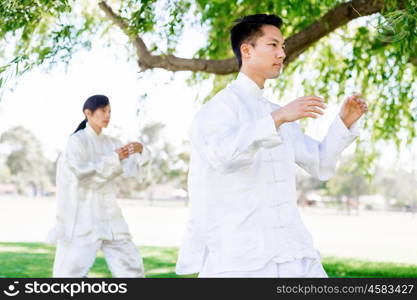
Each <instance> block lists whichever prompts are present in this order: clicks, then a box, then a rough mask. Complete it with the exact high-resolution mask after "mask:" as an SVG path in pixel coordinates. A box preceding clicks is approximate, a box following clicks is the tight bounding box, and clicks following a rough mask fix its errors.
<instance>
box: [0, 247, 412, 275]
mask: <svg viewBox="0 0 417 300" xmlns="http://www.w3.org/2000/svg"><path fill="white" fill-rule="evenodd" d="M139 250H140V252H141V254H142V257H143V260H144V265H145V271H146V277H151V278H152V277H154V278H156V277H157V278H173V277H196V275H195V274H194V275H189V276H179V275H176V274H175V263H176V259H177V255H178V249H177V248H175V247H152V246H141V247H139ZM54 255H55V248H54V247H51V246H48V245H45V244H42V243H0V277H21V278H23V277H40V278H45V277H51V275H52V265H53V260H54ZM323 265H324V268H325V270H326V272H327V274H328V275H329V277H417V265H406V264H397V263H383V262H371V261H361V260H357V259H348V258H339V257H325V258H324V259H323ZM89 277H96V278H106V277H111V273H110V271H109V269H108V267H107V264H106V261H105V259H104V257H103V253H102V252H101V251H99V252H98V254H97V258H96V261H95V262H94V265H93V267H92V268H91V270H90V273H89Z"/></svg>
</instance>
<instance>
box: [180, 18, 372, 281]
mask: <svg viewBox="0 0 417 300" xmlns="http://www.w3.org/2000/svg"><path fill="white" fill-rule="evenodd" d="M281 24H282V21H281V19H280V18H279V17H277V16H275V15H251V16H247V17H244V18H243V19H240V20H238V23H237V24H235V25H234V27H233V29H232V31H231V42H232V48H233V51H234V53H235V56H236V57H237V60H238V63H239V67H240V72H239V74H238V76H237V78H236V80H235V81H233V82H232V83H231V84H230V85H229V86H227V87H226V88H225V89H223V90H222V91H220V92H219V93H218V94H217V95H216V96H214V97H213V99H212V100H211V101H209V102H208V103H206V104H205V105H203V107H202V108H201V110H200V111H199V112H198V113H197V115H196V117H195V119H194V121H193V123H192V126H191V128H190V140H191V145H192V149H191V162H190V171H189V177H188V186H189V195H190V200H191V218H190V220H189V223H188V226H187V230H186V232H185V236H184V239H183V243H182V246H181V249H180V253H179V257H178V262H177V267H176V272H177V273H178V274H191V273H199V277H327V274H326V272H325V271H324V269H323V267H322V264H321V260H320V254H319V253H318V251H317V250H315V249H314V247H313V241H312V238H311V235H310V234H309V232H308V231H307V229H306V228H305V225H304V224H303V222H302V220H301V218H300V215H299V212H298V209H297V206H296V186H295V165H296V164H298V165H299V166H301V167H302V168H303V169H305V170H306V171H307V172H308V173H310V174H311V175H312V176H314V177H315V178H318V179H320V180H328V179H329V178H330V177H331V176H332V175H333V174H334V171H335V165H336V162H337V159H338V157H339V155H340V153H341V152H342V151H343V150H344V149H345V148H346V147H347V146H349V145H350V144H351V143H352V141H353V140H354V139H355V138H356V137H357V135H358V134H357V129H355V128H354V127H355V124H354V123H355V122H356V121H357V120H358V119H359V118H360V117H361V116H362V115H363V114H364V113H365V112H366V111H367V105H366V103H365V102H364V101H363V100H362V99H361V98H360V95H359V94H356V95H353V96H351V97H348V98H346V100H345V101H344V103H343V105H342V108H341V111H340V114H338V115H337V116H336V118H335V120H334V121H333V123H332V125H331V126H330V128H329V131H328V133H327V135H326V137H325V138H324V139H323V141H322V142H318V141H316V140H314V139H312V138H310V137H308V136H306V135H305V134H303V132H302V131H301V130H300V127H299V125H298V124H297V123H295V122H294V121H296V120H298V119H300V118H303V117H311V118H317V117H318V115H321V114H323V111H322V109H324V108H325V104H324V101H323V99H322V98H320V97H316V96H305V97H300V98H297V99H295V100H294V101H292V102H291V103H289V104H287V105H286V106H284V107H280V106H278V105H276V104H273V103H271V102H269V101H268V100H266V99H265V98H264V97H263V96H262V91H263V87H264V83H265V81H266V79H272V78H276V77H278V75H279V74H280V70H281V68H282V66H283V62H284V59H285V52H284V38H283V36H282V34H281V31H280V30H279V28H280V26H281Z"/></svg>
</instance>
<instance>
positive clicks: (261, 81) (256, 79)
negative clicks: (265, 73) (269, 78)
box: [240, 66, 266, 89]
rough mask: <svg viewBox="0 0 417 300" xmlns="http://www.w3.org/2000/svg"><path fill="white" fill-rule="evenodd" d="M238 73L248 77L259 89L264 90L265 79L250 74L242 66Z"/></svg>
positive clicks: (249, 71) (253, 73) (252, 73)
mask: <svg viewBox="0 0 417 300" xmlns="http://www.w3.org/2000/svg"><path fill="white" fill-rule="evenodd" d="M240 72H241V73H243V74H245V75H246V76H248V77H249V78H250V79H251V80H253V81H254V82H255V83H256V85H257V86H258V87H259V88H260V89H263V88H264V84H265V80H266V78H264V77H262V76H259V75H258V74H256V73H255V72H251V70H249V69H248V68H246V67H244V66H242V68H241V69H240Z"/></svg>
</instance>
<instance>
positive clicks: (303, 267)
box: [198, 258, 328, 278]
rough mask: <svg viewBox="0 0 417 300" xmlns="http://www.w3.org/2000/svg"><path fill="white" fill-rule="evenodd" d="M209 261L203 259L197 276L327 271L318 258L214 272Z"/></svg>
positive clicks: (266, 275)
mask: <svg viewBox="0 0 417 300" xmlns="http://www.w3.org/2000/svg"><path fill="white" fill-rule="evenodd" d="M210 269H211V266H210V263H209V262H208V260H207V259H206V260H205V263H204V266H203V269H202V271H201V272H200V274H199V275H198V277H199V278H203V277H218V278H221V277H223V278H225V277H229V278H230V277H231V278H237V277H241V278H242V277H243V278H251V277H264V278H282V277H294V278H300V277H319V278H327V277H328V276H327V273H326V271H325V270H324V269H323V266H322V264H321V261H320V260H319V259H312V258H302V259H296V260H293V261H289V262H284V263H276V262H274V261H271V262H269V263H268V264H266V265H265V266H264V267H262V268H260V269H258V270H253V271H228V272H221V273H214V272H212V271H211V270H210Z"/></svg>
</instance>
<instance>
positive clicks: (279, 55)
mask: <svg viewBox="0 0 417 300" xmlns="http://www.w3.org/2000/svg"><path fill="white" fill-rule="evenodd" d="M277 57H278V58H280V59H282V60H284V59H285V58H286V57H287V56H286V55H285V50H284V48H282V49H281V50H280V51H278V53H277Z"/></svg>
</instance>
